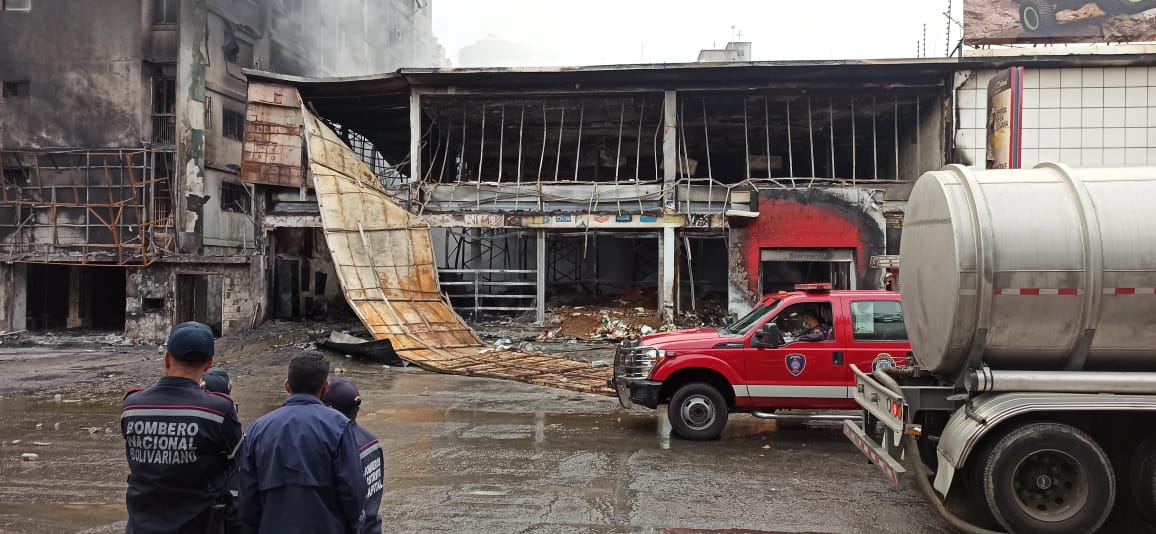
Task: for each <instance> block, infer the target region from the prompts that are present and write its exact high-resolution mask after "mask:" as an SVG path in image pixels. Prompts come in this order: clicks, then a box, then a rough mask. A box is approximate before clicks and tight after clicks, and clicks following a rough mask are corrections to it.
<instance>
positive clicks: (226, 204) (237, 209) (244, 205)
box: [221, 182, 249, 213]
mask: <svg viewBox="0 0 1156 534" xmlns="http://www.w3.org/2000/svg"><path fill="white" fill-rule="evenodd" d="M221 211H231V212H234V213H249V191H248V190H247V189H245V186H243V185H241V184H234V183H231V182H221Z"/></svg>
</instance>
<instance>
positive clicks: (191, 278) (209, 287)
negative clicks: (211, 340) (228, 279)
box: [175, 274, 221, 336]
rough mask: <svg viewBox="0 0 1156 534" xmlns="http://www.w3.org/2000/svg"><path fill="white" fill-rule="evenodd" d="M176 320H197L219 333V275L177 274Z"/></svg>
mask: <svg viewBox="0 0 1156 534" xmlns="http://www.w3.org/2000/svg"><path fill="white" fill-rule="evenodd" d="M175 319H176V322H177V323H184V322H188V321H197V322H198V323H204V324H206V325H208V326H209V328H210V329H212V331H213V335H216V336H220V335H221V276H220V275H216V274H178V275H177V307H176V317H175Z"/></svg>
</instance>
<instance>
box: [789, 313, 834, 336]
mask: <svg viewBox="0 0 1156 534" xmlns="http://www.w3.org/2000/svg"><path fill="white" fill-rule="evenodd" d="M830 339H831V325H829V324H826V323H823V322H821V321H819V317H818V316H817V315H815V312H810V311H805V312H803V334H802V335H800V336H799V337H798V338H796V339H795V341H828V340H830Z"/></svg>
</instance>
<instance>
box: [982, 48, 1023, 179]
mask: <svg viewBox="0 0 1156 534" xmlns="http://www.w3.org/2000/svg"><path fill="white" fill-rule="evenodd" d="M1023 107H1024V68H1023V67H1012V68H1010V69H1004V70H1001V71H999V72H997V73H996V75H995V76H993V77H992V79H991V82H989V83H988V84H987V168H989V169H1018V168H1020V152H1021V148H1022V146H1021V139H1022V134H1023Z"/></svg>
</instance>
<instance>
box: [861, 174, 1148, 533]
mask: <svg viewBox="0 0 1156 534" xmlns="http://www.w3.org/2000/svg"><path fill="white" fill-rule="evenodd" d="M1154 206H1156V168H1120V169H1073V168H1070V167H1067V166H1065V165H1062V164H1052V163H1044V164H1040V165H1038V166H1037V167H1035V168H1033V169H1025V170H986V171H977V170H971V169H968V168H966V167H962V166H958V165H952V166H949V167H947V168H946V169H945V170H942V171H936V172H929V173H927V174H924V175H923V177H921V178H920V179H919V181H918V182H917V183H916V184H915V186H914V188H913V190H912V192H911V195H910V198H909V201H908V204H907V208H906V216H905V219H904V230H903V242H902V244H901V250H900V265H901V266H902V275H903V295H902V304H903V312H904V318H905V322H906V326H907V332H908V334H909V337H910V340H911V347H912V351H913V352H914V360H915V362H916V363H917V364H916V365H914V366H912V367H908V368H903V369H898V368H895V369H880V370H877V371H875V372H874V373H871V374H868V373H870V370H867V372H864V371H863V370H856V371H855V375H856V385H855V391H854V394H855V398H856V400H857V402H858V403H859V404H860V406H862V407H863V409H864V419H863V422H862V423H859V422H853V421H848V422H846V423H845V426H844V433H845V434H846V435H847V436H848V438H849V439H850V440H851V441H852V442H853V443H855V444H856V445H857V446H858V447H859V448H860V450H862V451H863V452H864V454H866V455H867V456H868V458H869V460H871V461H872V462H873V463H875V464H876V465H877V466H879V468H880V469H881V470H882V471H883V473H884V474H885V475H886V476H887V477H888V478H889V479H890V481H891V483H892V484H893V485H895V486H896V487H898V485H899V480H900V476H901V475H902V474H904V473H905V472H907V470H910V471H912V472H913V473H912V475H913V478H914V479H915V483H916V485H917V486H918V488H919V489H920V491H921V492H923V493H924V494H925V495H926V496H927V497H928V498H929V499H930V500H931V502H932V504H933V506H934V507H935V508H936V510H937V511H938V512H939V513H940V514H941V515H943V516H944V517H945V518H946V519H947V520H948V521H949V522H951V523H952V525H953V526H955V527H956V528H958V529H960V530H964V531H969V532H979V531H983V529H979V528H977V527H975V526H974V525H971V524H970V523H966V522H964V521H962V520H960V519H959V518H957V517H956V516H954V515H952V514H951V513H950V512H948V510H947V509H946V508H945V507H944V506H943V503H942V499H941V497H943V498H946V496H947V495H948V493H949V492H956V491H966V492H968V493H970V495H971V497H972V498H973V499H975V500H976V501H978V503H979V504H980V505H981V508H984V509H987V510H989V511H990V512H991V515H992V516H993V517H994V518H995V520H996V521H998V523H999V524H1000V525H1002V526H1003V527H1004V528H1005V529H1007V530H1008V531H1009V532H1049V533H1060V532H1064V533H1067V532H1071V533H1086V532H1094V531H1095V530H1096V529H1097V528H1099V527H1100V526H1101V525H1103V524H1104V521H1105V520H1106V519H1107V518H1108V516H1109V514H1110V513H1111V512H1112V510H1113V509H1114V508H1115V507H1116V506H1117V505H1119V506H1120V507H1121V510H1122V512H1121V513H1131V511H1133V510H1134V511H1135V512H1136V513H1138V514H1139V515H1140V516H1141V517H1142V518H1143V519H1144V520H1146V521H1148V522H1156V209H1154ZM932 480H933V482H932Z"/></svg>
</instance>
